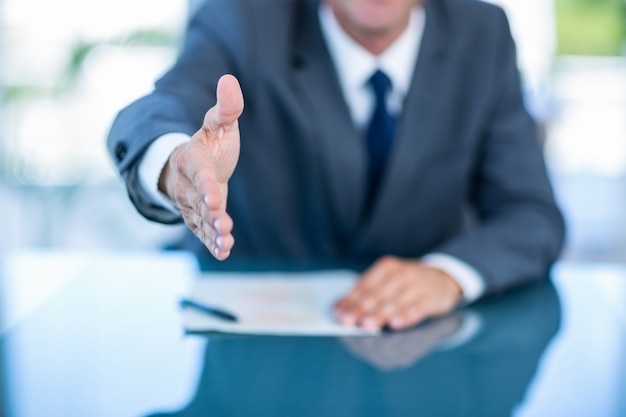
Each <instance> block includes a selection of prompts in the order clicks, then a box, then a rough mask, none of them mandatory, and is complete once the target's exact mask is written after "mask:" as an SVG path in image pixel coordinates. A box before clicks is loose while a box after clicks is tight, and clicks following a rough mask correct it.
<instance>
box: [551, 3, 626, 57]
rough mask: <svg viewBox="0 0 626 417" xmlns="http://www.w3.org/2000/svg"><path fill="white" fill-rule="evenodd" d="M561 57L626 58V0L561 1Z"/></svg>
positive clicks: (558, 27)
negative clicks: (615, 56)
mask: <svg viewBox="0 0 626 417" xmlns="http://www.w3.org/2000/svg"><path fill="white" fill-rule="evenodd" d="M556 7H557V9H556V10H557V30H558V41H559V51H558V52H559V54H561V55H622V54H623V53H624V47H625V45H626V0H557V1H556Z"/></svg>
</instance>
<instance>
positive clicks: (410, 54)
mask: <svg viewBox="0 0 626 417" xmlns="http://www.w3.org/2000/svg"><path fill="white" fill-rule="evenodd" d="M319 16H320V25H321V29H322V33H323V35H324V38H325V40H326V43H327V45H328V49H329V52H330V55H331V58H332V60H333V62H334V63H335V68H336V70H337V76H338V77H339V82H340V84H341V86H342V88H343V89H344V93H345V91H354V90H355V89H360V88H363V86H365V85H366V83H367V81H368V79H369V78H370V76H371V75H372V74H373V73H374V71H375V70H376V69H381V70H382V71H384V72H385V73H386V74H387V76H389V78H390V79H391V83H392V89H393V90H394V92H396V94H398V93H399V94H401V95H402V96H404V95H406V94H407V92H408V91H409V87H410V85H411V79H412V77H413V69H414V67H415V62H416V60H417V56H418V53H419V46H420V43H421V39H422V35H423V32H424V26H425V21H426V14H425V12H424V8H423V6H416V7H415V8H413V10H412V11H411V17H410V19H409V24H408V26H407V28H406V29H405V30H404V32H403V33H402V34H401V35H400V37H399V38H398V39H396V40H395V41H394V42H393V43H392V44H391V45H390V46H389V47H388V48H387V49H386V50H385V51H383V53H382V54H380V55H379V56H375V55H373V54H372V53H370V52H369V51H368V50H366V49H365V48H363V47H362V46H361V45H359V44H358V43H357V42H356V41H355V40H354V39H352V38H351V37H350V36H349V35H348V34H347V33H346V32H345V31H344V30H343V28H342V27H341V26H340V25H339V22H337V19H336V18H335V15H334V14H333V12H332V10H331V9H330V7H328V6H327V5H325V4H324V3H322V5H321V6H320V11H319Z"/></svg>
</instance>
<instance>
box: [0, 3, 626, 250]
mask: <svg viewBox="0 0 626 417" xmlns="http://www.w3.org/2000/svg"><path fill="white" fill-rule="evenodd" d="M200 1H201V0H200ZM490 1H491V2H493V3H498V4H500V5H501V6H502V7H503V8H505V10H506V11H507V14H508V15H509V19H510V21H511V27H512V30H513V33H514V37H515V38H516V41H517V44H518V52H519V64H520V69H521V72H522V75H523V78H524V84H525V86H526V102H527V106H528V108H529V111H530V112H531V113H532V114H533V115H534V116H535V117H536V118H537V119H538V120H539V121H540V122H541V126H542V132H543V139H542V140H543V144H544V149H545V153H546V158H547V161H548V164H549V169H550V173H551V176H552V178H553V181H554V185H555V188H556V192H557V197H558V199H559V201H560V203H561V206H562V207H563V210H564V211H565V215H566V218H567V222H568V225H569V235H568V241H567V246H566V250H565V253H564V255H563V257H564V258H566V259H577V260H603V261H626V216H625V215H624V213H625V212H626V0H554V1H552V0H508V1H507V0H490ZM197 3H198V2H197V1H196V2H193V1H191V2H190V1H188V0H170V1H167V2H154V1H148V0H106V1H105V0H92V1H89V2H85V1H79V0H57V1H54V2H46V1H42V0H0V250H6V249H12V248H27V247H29V248H30V247H58V248H88V249H105V248H106V249H150V248H158V247H161V246H162V245H163V244H165V243H166V242H168V241H169V240H170V239H171V238H172V237H173V236H174V235H176V234H177V233H179V232H180V227H179V226H175V227H172V226H161V225H157V224H153V223H149V222H147V221H145V220H144V219H143V218H142V217H141V216H140V215H139V214H137V213H136V212H135V210H134V208H133V207H132V205H131V204H130V202H129V200H128V198H127V196H126V193H125V190H124V188H123V185H122V182H121V180H120V179H119V178H118V176H117V174H116V173H115V171H114V169H113V164H112V163H111V162H110V161H109V157H108V155H107V153H106V147H105V139H106V134H107V131H108V128H109V125H110V123H111V121H112V119H113V117H114V115H115V114H116V112H117V111H118V110H120V109H121V108H122V107H123V106H124V105H125V104H127V103H128V102H130V101H131V100H133V99H135V98H137V97H139V96H140V95H142V94H144V93H146V92H148V91H149V90H150V88H151V86H152V83H153V81H154V80H155V79H156V78H157V77H158V76H159V75H160V74H162V72H163V71H164V70H166V69H167V67H168V66H169V65H170V64H171V63H172V61H173V60H174V58H175V57H176V53H177V48H178V46H179V44H180V42H181V35H182V32H183V29H184V25H185V22H186V21H187V19H188V16H189V14H190V13H191V12H192V10H193V8H194V7H196V6H197Z"/></svg>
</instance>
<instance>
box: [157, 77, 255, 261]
mask: <svg viewBox="0 0 626 417" xmlns="http://www.w3.org/2000/svg"><path fill="white" fill-rule="evenodd" d="M242 112H243V94H242V92H241V87H240V86H239V82H238V81H237V79H236V78H235V77H233V76H232V75H224V76H222V77H221V78H220V80H219V82H218V84H217V103H216V104H215V106H213V107H212V108H211V109H210V110H209V111H208V112H207V113H206V114H205V116H204V122H203V124H202V127H201V128H200V130H198V131H197V132H196V133H195V134H194V135H193V136H192V138H191V140H190V141H189V142H188V143H186V144H183V145H180V146H179V147H177V148H176V149H175V150H174V152H172V154H171V156H170V159H169V161H168V163H167V165H166V166H165V168H164V169H163V172H162V174H161V178H160V181H159V188H160V189H161V190H162V191H163V192H164V193H165V194H166V195H167V196H169V197H170V198H172V199H173V200H175V201H176V203H177V204H178V207H179V208H180V212H181V214H182V216H183V220H184V221H185V224H186V225H187V226H188V227H189V229H190V230H191V231H192V232H193V233H194V234H195V235H196V236H197V237H198V238H199V239H200V240H201V241H202V243H204V245H205V246H206V247H207V248H208V249H209V251H210V252H211V254H213V256H214V257H215V258H217V259H219V260H224V259H226V258H227V257H228V255H229V254H230V250H231V249H232V247H233V245H234V243H235V240H234V238H233V235H232V234H231V231H232V228H233V221H232V219H231V217H230V216H229V215H228V213H226V198H227V196H228V180H229V179H230V177H231V175H232V174H233V171H234V170H235V166H236V165H237V160H238V159H239V124H238V119H239V116H240V115H241V113H242Z"/></svg>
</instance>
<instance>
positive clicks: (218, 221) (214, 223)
mask: <svg viewBox="0 0 626 417" xmlns="http://www.w3.org/2000/svg"><path fill="white" fill-rule="evenodd" d="M221 225H222V222H221V221H220V219H215V221H214V222H213V228H214V229H215V230H217V231H219V230H220V226H221Z"/></svg>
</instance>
